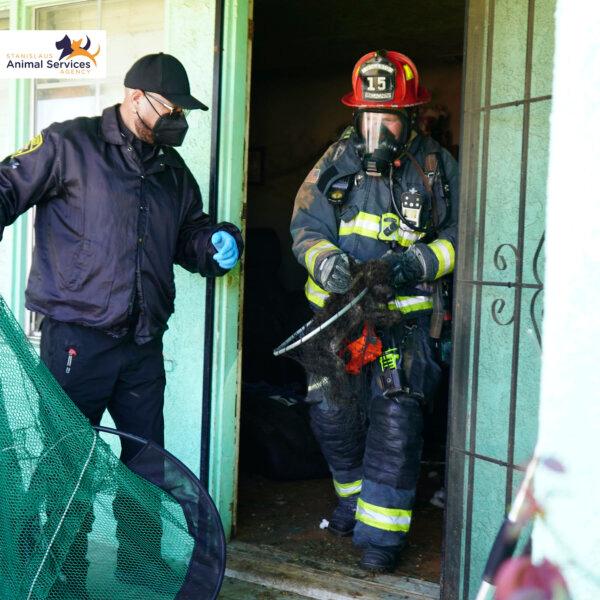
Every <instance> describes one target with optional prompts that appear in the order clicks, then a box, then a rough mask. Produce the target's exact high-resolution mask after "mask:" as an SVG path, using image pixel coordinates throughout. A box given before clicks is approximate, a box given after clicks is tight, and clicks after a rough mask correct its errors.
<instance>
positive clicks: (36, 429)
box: [0, 298, 225, 600]
mask: <svg viewBox="0 0 600 600" xmlns="http://www.w3.org/2000/svg"><path fill="white" fill-rule="evenodd" d="M107 431H108V432H110V430H107ZM112 433H113V434H114V437H115V438H116V439H118V438H119V437H123V436H125V434H122V433H120V432H112ZM105 435H106V434H105V433H103V434H102V436H105ZM128 439H129V440H130V441H134V442H135V443H136V444H138V445H139V452H138V453H137V454H136V456H135V457H134V458H133V459H132V461H131V462H130V463H128V466H127V467H126V466H125V465H123V464H122V463H121V462H120V461H119V459H118V458H117V457H116V456H115V454H114V453H113V451H112V450H111V447H110V445H109V444H108V443H107V441H106V440H105V439H102V438H101V434H100V433H98V431H97V430H95V429H93V428H92V427H91V426H90V425H89V423H88V421H87V420H86V419H85V417H84V416H83V415H82V414H81V413H80V412H79V410H78V409H77V408H76V407H75V405H74V404H73V403H72V402H71V400H70V399H69V398H68V397H67V396H66V395H65V393H64V391H63V390H62V388H61V387H60V386H59V385H58V383H57V382H56V381H55V380H54V378H53V377H52V375H51V374H50V373H49V371H48V370H47V369H46V367H45V366H44V364H43V363H42V362H41V360H40V359H39V357H38V355H37V353H36V351H35V349H34V348H33V347H32V346H31V344H30V343H29V342H28V340H27V339H26V337H25V336H24V334H23V332H22V330H21V329H20V327H19V326H18V324H17V323H16V321H15V319H14V317H13V316H12V314H11V313H10V311H9V310H8V308H7V306H6V304H5V303H4V301H3V300H2V299H1V298H0V507H1V510H0V600H34V599H35V600H41V599H50V600H70V599H78V600H86V599H88V598H89V599H91V600H100V599H102V600H104V599H106V600H108V599H110V600H119V599H127V600H138V599H139V600H142V599H143V600H147V599H150V598H156V599H159V600H161V599H165V600H166V599H174V600H192V599H193V600H198V599H202V600H204V599H205V598H215V597H216V596H217V594H218V591H219V588H220V586H221V583H222V579H223V572H224V568H225V558H224V553H225V542H224V536H223V529H222V525H221V521H220V519H219V515H218V513H217V511H216V509H215V507H214V504H213V503H212V501H211V499H210V497H209V496H208V494H207V493H206V492H205V491H204V489H203V488H202V486H201V485H200V483H199V482H198V480H197V479H196V478H195V477H194V475H193V474H192V473H191V472H190V471H189V470H188V469H186V468H185V467H184V466H183V465H182V464H181V463H180V462H179V461H177V460H176V459H174V458H173V457H172V456H171V455H169V454H168V453H167V452H165V451H164V450H163V449H161V448H159V447H158V446H157V445H155V444H153V443H151V442H146V441H145V440H142V439H139V438H133V437H132V436H128Z"/></svg>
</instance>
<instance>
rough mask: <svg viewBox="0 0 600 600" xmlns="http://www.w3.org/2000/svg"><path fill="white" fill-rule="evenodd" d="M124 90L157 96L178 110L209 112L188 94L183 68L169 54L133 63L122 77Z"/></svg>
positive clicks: (186, 78) (149, 57)
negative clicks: (179, 107) (196, 109)
mask: <svg viewBox="0 0 600 600" xmlns="http://www.w3.org/2000/svg"><path fill="white" fill-rule="evenodd" d="M124 83H125V87H128V88H130V89H134V90H144V91H145V92H154V93H156V94H160V95H161V96H163V97H164V98H166V99H167V100H169V101H170V102H172V103H173V104H176V105H177V106H181V108H189V109H195V108H199V109H200V110H208V106H206V105H205V104H202V102H200V100H197V99H196V98H194V96H192V95H191V94H190V82H189V79H188V76H187V73H186V72H185V68H184V66H183V65H182V64H181V63H180V62H179V61H178V60H177V59H176V58H175V57H174V56H171V55H170V54H163V53H162V52H159V53H158V54H148V55H146V56H142V58H140V59H139V60H137V61H136V62H134V63H133V66H132V67H131V69H129V71H127V74H126V75H125V82H124Z"/></svg>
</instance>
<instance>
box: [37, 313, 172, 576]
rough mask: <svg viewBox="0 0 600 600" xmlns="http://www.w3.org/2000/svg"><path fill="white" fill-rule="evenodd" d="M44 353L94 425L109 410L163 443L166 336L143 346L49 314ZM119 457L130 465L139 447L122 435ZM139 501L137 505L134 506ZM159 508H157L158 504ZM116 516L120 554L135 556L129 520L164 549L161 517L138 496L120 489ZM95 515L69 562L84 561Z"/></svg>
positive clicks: (123, 427) (127, 426) (122, 426)
mask: <svg viewBox="0 0 600 600" xmlns="http://www.w3.org/2000/svg"><path fill="white" fill-rule="evenodd" d="M41 358H42V360H43V361H44V363H45V364H46V366H47V367H48V369H49V370H50V371H51V373H52V375H54V377H55V379H56V380H57V381H58V383H59V384H60V385H61V387H62V388H63V389H64V390H65V392H66V393H67V395H68V396H69V397H70V398H71V400H72V401H73V402H74V403H75V404H76V405H77V407H78V408H79V410H81V412H82V413H83V414H84V415H85V416H86V417H87V418H88V419H89V421H90V423H91V424H92V425H99V424H100V420H101V418H102V415H103V414H104V412H105V411H106V410H108V412H109V414H110V415H111V417H112V418H113V420H114V422H115V425H116V427H117V429H118V430H119V431H123V432H127V433H132V434H134V435H138V436H140V437H143V438H146V439H149V440H152V441H154V442H156V443H157V444H160V445H161V446H163V445H164V420H163V403H164V389H165V371H164V363H163V355H162V340H161V339H156V340H153V341H151V342H148V343H146V344H143V345H141V346H138V345H137V344H136V343H135V342H134V341H133V336H132V335H127V336H125V337H124V338H114V337H112V336H109V335H107V334H106V333H103V332H101V331H97V330H94V329H91V328H88V327H82V326H79V325H74V324H69V323H61V322H58V321H55V320H53V319H49V318H48V317H46V318H45V319H44V320H43V322H42V339H41ZM121 445H122V451H121V460H122V461H123V462H124V463H125V464H127V462H128V461H130V460H131V459H132V458H133V457H134V456H135V454H136V453H137V451H138V450H139V449H140V446H139V445H138V444H136V443H135V442H132V441H128V440H123V439H122V440H121ZM136 506H137V510H136ZM157 508H158V507H157ZM113 512H114V515H115V518H116V521H117V538H118V540H119V559H123V560H126V561H127V562H129V561H131V559H132V555H133V554H135V549H133V548H131V549H129V547H128V535H127V531H126V530H125V529H124V528H123V527H122V523H123V522H125V520H129V521H130V522H131V520H135V522H136V523H137V524H138V525H139V527H140V528H141V529H142V530H145V532H146V541H147V546H148V548H149V549H152V550H153V551H154V552H157V553H159V554H160V540H161V536H162V530H161V526H160V522H159V521H158V520H155V519H152V517H151V516H150V515H148V514H147V513H146V511H141V510H139V505H136V502H135V499H133V498H131V497H128V496H127V495H126V494H125V493H124V492H123V490H118V491H117V493H116V496H115V499H114V502H113ZM93 520H94V517H93V514H92V511H90V513H89V515H88V517H87V518H86V519H85V521H84V525H83V527H82V529H81V530H80V532H79V534H78V536H77V539H76V540H75V543H74V544H73V546H72V548H71V551H70V553H69V555H70V557H69V558H70V559H71V560H69V558H68V559H67V562H66V563H65V564H66V566H67V568H68V565H69V563H70V564H73V565H81V564H83V565H86V564H87V561H86V560H85V555H86V553H87V534H88V533H89V532H90V531H91V530H92V523H93Z"/></svg>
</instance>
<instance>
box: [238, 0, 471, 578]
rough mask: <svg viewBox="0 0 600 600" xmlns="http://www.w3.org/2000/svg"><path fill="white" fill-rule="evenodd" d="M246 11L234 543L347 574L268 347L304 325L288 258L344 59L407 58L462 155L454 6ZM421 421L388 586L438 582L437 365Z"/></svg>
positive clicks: (340, 127) (345, 73) (293, 400)
mask: <svg viewBox="0 0 600 600" xmlns="http://www.w3.org/2000/svg"><path fill="white" fill-rule="evenodd" d="M436 4H437V5H438V6H437V7H436V12H435V13H432V12H431V10H430V9H428V8H427V7H426V6H424V5H422V4H419V3H409V2H404V1H401V2H398V1H397V0H381V1H380V2H377V3H348V2H342V1H341V0H327V1H325V2H316V1H311V2H306V0H291V1H289V2H286V3H285V12H284V11H282V10H281V3H279V2H277V1H276V0H255V2H254V41H253V58H252V96H251V107H250V144H249V161H248V194H247V202H248V204H247V206H248V212H247V251H246V252H247V254H246V274H245V277H246V279H245V296H244V315H245V320H244V334H243V339H244V342H243V355H244V361H243V375H242V382H243V383H242V403H241V441H240V479H239V494H238V510H237V525H236V532H235V538H236V539H237V540H239V541H241V542H246V543H248V544H260V545H263V546H267V547H271V548H273V549H277V550H280V551H283V552H288V553H292V554H294V555H295V556H298V557H301V558H304V559H306V560H311V561H317V562H319V561H321V562H323V564H327V565H331V566H332V568H335V567H342V566H345V565H355V564H356V562H357V560H358V558H359V556H360V551H359V550H357V549H355V548H354V547H353V546H352V543H351V540H350V539H349V538H343V539H338V538H334V537H333V536H331V535H329V534H328V533H327V532H326V531H325V530H323V529H321V528H320V525H321V523H322V520H323V519H326V518H328V517H329V515H330V513H331V511H332V509H333V507H334V506H335V503H336V498H335V494H334V490H333V485H332V481H331V478H330V476H329V474H328V470H327V466H326V463H325V461H324V459H323V457H322V455H321V453H320V451H319V448H318V445H317V444H316V441H315V440H314V437H312V434H311V432H310V427H309V424H308V414H307V406H306V405H305V404H303V397H304V395H305V392H306V386H305V376H304V373H303V370H302V369H301V368H300V367H299V365H297V364H296V363H294V362H292V361H291V360H289V359H285V358H278V359H275V358H274V357H273V356H272V350H273V348H275V347H276V346H277V345H279V344H280V343H281V342H282V341H283V340H284V339H285V338H287V337H288V336H289V335H290V334H291V333H292V332H294V331H295V330H297V329H298V328H299V327H300V326H301V325H302V324H304V323H305V322H306V321H308V320H309V319H310V318H311V314H312V313H311V311H310V309H309V307H308V303H307V301H306V299H305V297H304V284H305V281H306V271H305V269H304V268H303V267H302V266H301V265H299V264H298V263H297V262H296V260H295V258H294V256H293V255H292V252H291V238H290V234H289V221H290V217H291V213H292V208H293V204H294V198H295V195H296V192H297V190H298V188H299V187H300V184H301V183H302V181H303V180H304V178H305V177H306V175H307V174H308V172H309V171H310V170H311V169H312V167H313V165H314V164H315V163H316V162H317V160H318V159H319V158H320V157H321V155H322V154H323V153H324V151H325V150H326V149H327V147H328V146H329V145H330V144H331V143H333V142H334V141H335V140H337V139H338V138H339V136H340V134H341V133H342V132H343V131H344V129H345V128H346V127H347V126H348V125H349V124H350V123H351V120H352V112H351V109H349V108H347V107H345V106H343V105H342V104H341V102H340V98H341V96H342V95H343V94H344V93H346V92H347V91H349V89H350V77H351V72H352V68H353V66H354V64H355V62H356V61H357V60H358V59H359V58H360V57H361V56H362V55H363V54H365V53H367V52H369V51H371V50H376V49H390V50H397V51H399V52H402V53H404V54H407V55H408V56H409V57H411V58H412V59H413V60H414V62H415V64H416V65H417V67H418V68H419V72H420V75H421V78H422V81H423V83H424V85H425V86H426V87H427V88H428V89H429V90H430V91H431V92H432V95H433V100H432V102H431V104H430V105H428V106H427V107H425V109H424V110H423V112H422V114H421V116H422V120H421V123H422V126H423V127H428V128H429V129H430V130H431V132H432V135H433V136H434V137H436V139H438V141H439V142H440V143H441V144H442V145H443V146H445V147H446V148H448V150H450V151H451V152H452V153H453V154H454V155H455V156H456V157H458V154H459V150H460V149H459V147H458V140H459V134H460V112H461V86H462V76H463V73H462V56H463V36H464V20H465V19H464V14H465V1H464V0H449V1H448V2H444V3H436ZM445 360H446V363H445V364H444V370H445V375H446V377H445V380H444V384H443V385H442V388H441V389H440V392H439V394H438V397H437V401H436V403H435V408H434V410H433V412H432V413H430V414H428V415H427V416H426V431H425V449H424V453H423V458H422V469H421V480H420V484H419V487H418V492H417V501H416V504H415V509H414V520H413V525H412V528H411V534H410V537H409V546H408V548H407V549H406V551H405V552H404V553H403V556H402V560H401V562H400V564H399V566H398V568H397V570H396V572H395V575H397V576H404V577H411V578H415V579H419V580H425V581H430V582H438V581H439V579H440V574H441V557H442V544H443V522H444V510H443V506H444V497H443V488H444V474H445V461H446V415H447V407H448V376H447V373H448V367H447V362H448V357H445Z"/></svg>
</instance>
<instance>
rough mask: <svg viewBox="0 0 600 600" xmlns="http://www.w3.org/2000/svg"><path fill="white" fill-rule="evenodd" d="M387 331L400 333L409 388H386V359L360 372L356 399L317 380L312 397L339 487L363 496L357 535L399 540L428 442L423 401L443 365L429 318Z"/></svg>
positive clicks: (343, 495)
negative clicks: (338, 396)
mask: <svg viewBox="0 0 600 600" xmlns="http://www.w3.org/2000/svg"><path fill="white" fill-rule="evenodd" d="M390 332H391V333H393V337H392V336H390V335H389V334H390ZM383 333H384V335H382V338H383V339H384V340H385V339H386V337H387V338H388V339H394V340H395V344H396V346H397V348H399V349H400V352H398V354H399V355H401V358H400V360H399V362H398V363H397V366H396V368H397V370H398V371H399V374H400V376H401V378H402V381H403V383H404V385H405V393H399V394H393V395H388V394H385V395H384V388H383V387H382V382H381V380H380V377H379V375H380V374H382V372H383V370H382V367H383V366H387V367H388V368H389V365H384V364H383V363H382V362H381V361H379V360H378V361H376V362H375V363H372V364H371V365H369V366H367V367H366V368H363V372H362V373H361V375H359V376H354V379H353V385H354V386H355V387H356V389H357V391H358V392H359V394H358V395H359V396H360V401H359V402H357V403H355V404H354V405H352V406H340V405H339V404H336V401H335V390H332V389H330V388H329V387H328V386H327V385H322V384H321V385H316V386H310V385H309V393H308V396H307V401H308V402H310V403H311V424H312V428H313V431H314V433H315V436H316V437H317V440H318V441H319V443H320V445H321V449H322V450H323V454H324V455H325V458H326V460H327V462H328V464H329V467H330V470H331V472H332V475H333V480H334V487H335V490H336V493H337V495H338V496H339V498H340V499H343V500H346V501H352V500H354V501H356V504H357V507H356V519H357V523H356V527H355V529H354V543H355V544H357V545H358V546H366V545H368V544H376V545H381V546H396V547H399V546H402V545H403V543H404V540H405V538H406V535H407V534H408V531H409V528H410V523H411V519H412V507H413V503H414V499H415V491H416V486H417V480H418V477H419V469H420V460H421V451H422V446H423V442H422V430H423V406H424V404H425V402H426V400H427V398H428V397H430V396H431V395H432V394H433V392H434V391H435V388H436V387H437V384H438V382H439V378H440V372H441V371H440V367H439V366H438V365H437V363H436V362H435V360H434V358H433V352H432V348H431V343H430V338H429V332H428V327H427V320H415V321H412V322H409V323H406V324H403V325H400V326H397V327H395V328H394V329H393V330H390V331H388V332H383ZM384 349H385V344H384ZM351 377H352V376H351ZM315 379H316V378H315ZM310 380H311V378H310V376H309V382H310Z"/></svg>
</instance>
